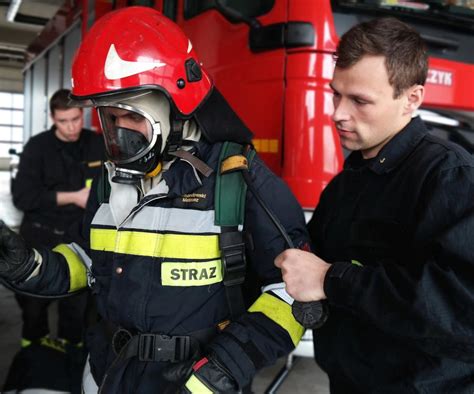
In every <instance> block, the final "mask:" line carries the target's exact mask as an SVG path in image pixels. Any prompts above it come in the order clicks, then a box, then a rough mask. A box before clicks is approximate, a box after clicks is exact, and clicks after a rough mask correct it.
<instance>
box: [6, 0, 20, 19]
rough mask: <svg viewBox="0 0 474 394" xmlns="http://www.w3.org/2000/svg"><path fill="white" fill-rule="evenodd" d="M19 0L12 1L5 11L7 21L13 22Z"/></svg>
mask: <svg viewBox="0 0 474 394" xmlns="http://www.w3.org/2000/svg"><path fill="white" fill-rule="evenodd" d="M20 5H21V0H12V1H11V3H10V6H9V7H8V11H7V21H8V22H13V21H14V20H15V16H16V13H17V12H18V9H19V8H20Z"/></svg>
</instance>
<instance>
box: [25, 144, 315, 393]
mask: <svg viewBox="0 0 474 394" xmlns="http://www.w3.org/2000/svg"><path fill="white" fill-rule="evenodd" d="M221 146H222V143H216V144H213V145H209V144H208V143H206V142H203V141H201V142H199V143H198V144H197V146H196V147H195V148H194V149H195V155H196V157H198V158H200V159H201V160H202V161H204V162H205V163H207V164H208V165H209V166H210V167H211V168H212V169H213V170H214V173H213V174H212V175H211V176H209V177H207V178H206V177H204V176H201V175H199V174H198V173H197V172H196V170H195V168H193V167H192V166H191V165H190V164H189V163H188V162H186V161H184V160H176V161H175V162H174V163H173V164H172V165H171V167H170V169H169V170H168V171H166V172H164V173H163V180H164V181H163V182H161V183H159V184H158V185H157V186H156V187H155V188H153V189H152V190H151V191H150V192H149V193H147V195H146V196H144V197H143V198H141V199H140V197H139V192H138V190H137V204H136V206H135V207H134V208H133V209H132V211H131V213H130V215H129V216H128V217H126V218H125V220H123V222H122V223H115V219H114V217H113V215H112V212H111V210H110V205H109V204H108V203H102V204H101V205H100V206H97V202H94V201H92V200H90V201H89V204H88V212H89V213H90V214H91V216H92V213H93V212H95V215H94V217H93V219H91V220H90V225H89V229H90V250H88V251H86V252H87V255H86V253H85V251H84V250H82V248H80V247H79V246H78V245H59V246H58V247H56V248H55V249H54V251H52V252H51V251H45V250H41V254H42V256H43V259H44V262H43V264H44V267H43V268H42V270H41V274H40V275H39V276H38V277H36V278H33V279H31V280H29V281H27V282H25V284H24V285H23V287H26V288H29V289H31V290H34V291H36V292H38V291H39V292H41V293H48V294H59V293H65V292H68V291H75V290H77V289H80V288H82V287H84V286H86V285H87V284H86V269H85V268H84V264H83V263H84V262H87V260H88V258H89V257H90V258H91V259H92V276H91V278H90V281H91V282H93V286H92V287H93V292H95V293H96V294H97V303H98V310H99V314H100V316H101V317H102V318H103V319H104V320H106V321H108V322H112V323H113V324H114V325H116V326H120V327H123V328H125V329H127V330H129V331H131V332H133V333H137V332H139V333H162V334H166V335H187V334H190V333H193V332H196V331H200V330H204V329H209V328H215V327H217V325H218V324H219V323H221V322H223V321H225V320H226V319H228V318H229V307H228V304H227V301H226V295H225V289H224V286H223V283H222V266H221V260H220V250H219V246H218V235H219V233H220V231H221V228H220V227H218V226H215V225H214V184H215V181H216V175H215V174H216V172H217V171H218V169H217V163H218V158H219V153H220V150H221ZM250 174H251V177H252V179H253V182H254V185H255V187H256V188H257V190H259V192H260V194H261V196H262V198H263V199H264V200H265V201H266V202H267V203H268V206H269V207H270V208H271V209H272V211H273V212H275V213H276V215H277V217H278V218H279V220H280V222H281V223H282V224H283V226H284V227H285V228H286V230H287V232H288V233H289V235H290V237H291V238H292V240H293V242H294V244H295V245H300V246H303V245H307V242H308V237H307V232H306V229H305V223H304V217H303V213H302V211H301V209H300V207H299V205H298V203H297V201H296V200H295V198H294V197H293V196H292V194H291V193H290V191H289V189H288V188H287V187H286V186H285V184H284V183H283V181H282V180H281V179H279V178H278V177H276V176H275V175H274V174H273V173H271V171H270V170H269V169H268V168H267V167H266V166H265V165H264V164H263V162H262V161H261V160H260V159H259V158H258V157H257V156H256V157H255V158H254V159H253V162H252V165H251V168H250ZM92 195H95V193H94V190H92V192H91V196H92ZM138 201H139V202H138ZM244 231H245V232H246V234H248V238H251V240H252V242H248V243H247V258H248V260H247V263H248V266H249V273H248V275H247V277H248V278H249V279H255V278H256V277H258V281H259V284H260V285H261V286H263V287H264V289H265V286H269V285H272V284H273V285H274V286H273V287H271V288H273V290H268V291H264V292H263V294H261V295H260V296H259V297H258V299H257V300H256V301H255V302H254V303H253V304H252V305H251V307H250V308H249V309H248V312H246V313H244V314H243V315H242V316H241V317H240V318H238V319H236V320H235V321H232V322H231V323H230V324H229V325H228V326H227V327H226V328H225V329H224V331H222V332H220V333H218V334H217V335H216V336H215V338H214V339H213V340H212V341H211V342H210V343H208V344H207V345H206V344H204V345H206V346H204V352H206V351H209V350H211V349H212V350H213V351H214V352H215V354H216V355H217V356H218V358H219V359H220V361H221V362H222V363H223V364H224V365H225V367H226V368H227V369H228V370H229V371H230V373H231V374H232V376H233V377H234V378H235V379H236V381H237V382H238V383H239V384H240V385H241V386H242V387H243V386H245V385H246V384H248V383H249V381H250V380H251V378H252V376H253V375H254V374H255V372H256V370H257V369H259V368H261V367H263V366H267V365H270V364H272V363H273V362H274V361H275V360H276V359H277V358H278V357H281V356H283V355H285V354H286V353H288V352H290V351H291V350H292V349H293V348H294V347H295V345H296V344H297V343H298V341H299V340H300V338H301V336H302V334H303V332H304V329H303V327H302V326H301V325H300V324H299V323H297V322H296V320H295V319H294V318H293V316H292V314H291V306H290V304H289V303H290V302H291V301H290V300H289V299H288V297H286V296H285V293H286V292H284V290H282V287H283V284H282V279H281V273H280V271H279V270H278V269H277V268H275V266H274V265H273V260H274V258H275V257H276V256H277V255H278V254H279V253H280V252H282V251H283V250H284V249H285V248H286V245H285V241H284V239H283V238H282V237H281V235H280V234H279V232H278V231H277V230H276V228H275V227H274V225H273V224H272V222H271V221H270V219H269V218H268V217H267V216H266V214H265V213H264V211H263V210H262V208H261V207H260V205H259V204H258V203H257V201H256V199H255V198H254V197H253V196H252V194H251V193H250V192H247V195H246V205H245V224H244ZM285 300H286V301H285ZM216 331H217V330H216ZM89 346H90V363H91V370H92V372H93V375H94V377H95V380H96V382H97V383H98V384H100V382H101V380H102V379H103V376H104V373H105V371H106V370H107V369H108V367H109V366H110V364H111V363H112V361H113V360H114V358H115V355H114V354H113V352H112V350H111V346H110V338H107V336H106V335H103V334H101V332H100V330H96V331H95V332H93V333H92V334H91V336H90V337H89ZM164 364H165V363H160V362H140V361H138V360H137V359H136V358H132V359H129V360H128V361H127V363H125V365H124V366H123V367H122V368H120V370H119V371H118V372H116V373H114V374H115V375H114V376H113V377H108V378H107V384H106V388H104V391H103V392H107V393H108V392H111V393H128V392H133V393H136V392H139V393H157V392H163V390H164V388H165V386H166V385H165V382H163V379H162V378H161V376H160V370H161V369H162V368H163V366H164Z"/></svg>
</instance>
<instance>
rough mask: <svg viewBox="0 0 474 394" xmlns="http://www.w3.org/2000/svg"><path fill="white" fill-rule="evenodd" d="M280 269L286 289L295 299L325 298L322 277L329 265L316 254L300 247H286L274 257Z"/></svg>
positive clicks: (306, 300)
mask: <svg viewBox="0 0 474 394" xmlns="http://www.w3.org/2000/svg"><path fill="white" fill-rule="evenodd" d="M275 265H276V266H277V267H278V268H280V269H281V273H282V275H283V281H284V282H285V284H286V291H287V292H288V294H289V295H290V296H292V297H293V298H294V299H295V300H297V301H302V302H309V301H319V300H323V299H325V298H326V294H325V293H324V278H325V277H326V272H327V270H328V269H329V267H330V266H331V265H330V264H328V263H326V262H325V261H324V260H322V259H320V258H319V257H318V256H316V255H314V254H313V253H310V252H305V251H303V250H300V249H287V250H285V251H284V252H283V253H281V254H279V255H278V256H277V257H276V259H275Z"/></svg>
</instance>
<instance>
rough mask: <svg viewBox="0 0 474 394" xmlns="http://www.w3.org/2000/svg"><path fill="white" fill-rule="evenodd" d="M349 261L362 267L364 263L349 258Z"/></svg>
mask: <svg viewBox="0 0 474 394" xmlns="http://www.w3.org/2000/svg"><path fill="white" fill-rule="evenodd" d="M351 263H352V264H354V265H358V266H359V267H363V266H364V264H362V263H361V262H360V261H358V260H351Z"/></svg>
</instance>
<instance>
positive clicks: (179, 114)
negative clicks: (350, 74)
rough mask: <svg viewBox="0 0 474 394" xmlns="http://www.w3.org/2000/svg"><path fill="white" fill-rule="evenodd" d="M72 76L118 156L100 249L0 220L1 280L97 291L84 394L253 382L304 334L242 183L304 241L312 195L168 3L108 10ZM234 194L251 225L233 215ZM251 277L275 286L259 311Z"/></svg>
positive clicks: (222, 388)
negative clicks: (286, 170) (264, 157)
mask: <svg viewBox="0 0 474 394" xmlns="http://www.w3.org/2000/svg"><path fill="white" fill-rule="evenodd" d="M72 75H73V80H72V82H73V88H72V95H71V100H72V102H74V103H76V104H77V105H81V106H86V105H91V106H94V107H96V108H97V109H98V113H99V118H100V121H101V125H102V129H103V134H104V138H105V143H106V149H107V156H108V159H109V161H108V163H106V170H107V171H106V174H105V176H104V177H102V178H101V179H100V180H99V181H98V182H95V183H94V186H93V189H92V191H91V197H90V199H89V202H88V207H87V212H88V220H87V221H86V224H85V226H84V231H85V234H86V236H87V237H88V239H89V240H90V245H88V247H80V246H79V245H77V244H69V245H59V246H58V247H56V248H55V249H54V250H53V251H49V250H42V249H38V250H29V249H26V248H25V247H24V245H23V244H22V242H21V240H20V239H18V238H17V236H16V235H14V234H13V233H11V232H10V231H9V230H8V229H7V228H6V227H4V226H2V227H1V228H0V245H7V244H8V245H9V248H8V253H6V254H3V256H2V257H0V276H3V278H5V279H7V280H9V281H10V283H13V285H14V286H15V287H16V288H18V289H21V290H23V291H30V292H36V293H40V294H41V293H43V294H44V293H47V294H63V293H68V292H74V291H76V290H78V289H80V288H83V287H86V286H87V285H89V286H90V287H91V288H92V291H93V292H94V293H95V294H96V296H97V307H98V312H99V315H100V318H101V319H100V322H99V324H97V325H96V326H94V327H93V328H91V330H90V331H89V334H88V338H87V345H88V349H89V352H90V356H89V359H88V363H87V365H86V369H85V371H84V382H83V384H84V391H85V392H86V393H88V392H97V390H99V389H100V392H101V393H114V394H115V393H129V392H130V393H131V392H133V393H136V392H139V393H157V392H165V391H166V390H167V391H168V392H196V393H198V392H199V393H203V392H239V391H242V390H244V389H245V387H247V386H248V385H249V383H250V382H251V379H252V377H253V376H254V374H255V373H256V371H257V370H258V369H260V368H262V367H264V366H268V365H271V364H272V363H273V362H274V361H275V360H276V359H277V358H279V357H282V356H284V355H285V354H287V353H288V352H290V351H291V350H293V349H294V347H295V346H296V344H297V343H298V341H299V340H300V338H301V336H302V334H303V332H304V329H303V327H302V326H301V325H300V324H299V323H298V322H297V321H296V320H295V319H294V317H293V315H292V313H291V304H292V301H293V300H292V298H291V297H289V296H288V294H287V293H286V291H285V288H284V284H283V283H282V279H281V272H280V270H279V269H277V268H276V267H275V266H274V265H273V260H274V258H275V257H276V256H277V255H278V254H279V253H281V252H282V251H283V249H285V247H286V244H285V240H284V239H283V237H282V236H280V233H279V232H278V230H277V228H276V226H275V225H274V224H273V222H272V221H271V220H270V218H269V217H268V216H267V214H266V213H265V211H264V209H263V208H262V206H261V205H259V203H258V201H257V198H256V197H255V196H254V195H253V194H252V193H250V192H247V191H246V189H245V187H243V186H242V185H241V184H238V186H237V187H233V188H232V190H233V191H232V192H228V190H230V186H235V185H236V183H235V182H238V181H239V179H240V175H241V174H240V173H239V172H238V171H240V170H242V168H245V171H248V173H247V174H248V176H249V178H250V179H251V181H252V186H253V187H252V190H256V191H258V193H259V194H260V197H261V198H262V199H263V200H265V201H267V203H268V205H269V208H270V210H271V211H273V212H274V213H276V214H277V215H276V216H277V219H278V221H279V222H280V223H281V225H282V226H283V227H284V228H285V229H286V231H287V232H288V234H289V236H290V237H291V239H292V241H293V243H294V244H295V245H297V246H299V247H307V244H308V235H307V232H306V229H305V223H304V217H303V213H302V211H301V209H300V207H299V205H298V203H297V202H296V200H295V198H294V197H293V196H292V194H291V192H290V191H289V189H288V188H287V186H286V185H285V184H284V183H283V182H282V180H281V179H279V178H278V177H276V176H275V175H274V174H272V173H271V171H269V170H268V168H267V167H266V166H265V164H264V163H263V162H262V161H261V160H260V158H259V157H258V155H255V152H254V151H253V149H252V147H251V144H250V142H251V137H252V134H251V132H250V131H249V130H248V129H247V127H246V126H245V125H244V124H243V123H242V121H241V120H240V119H239V118H238V117H237V115H236V114H235V113H234V112H233V111H232V109H231V108H230V107H229V105H228V104H227V103H226V101H225V100H224V99H223V97H222V95H221V94H220V93H219V91H218V90H217V89H216V88H215V86H213V84H212V81H211V79H210V78H209V76H208V74H207V73H206V71H205V70H204V69H203V68H202V66H201V64H200V63H199V61H198V59H197V56H196V53H195V51H194V49H193V46H192V44H191V42H190V41H189V39H188V38H187V37H186V36H185V35H184V34H183V32H182V31H181V30H180V29H179V28H178V27H177V26H176V25H175V24H174V23H173V22H172V21H170V20H169V19H167V18H166V17H164V16H163V15H162V14H160V13H159V12H157V11H155V10H153V9H150V8H145V7H129V8H125V9H122V10H119V11H115V12H112V13H110V14H108V15H106V16H105V17H103V18H102V19H100V20H99V21H98V22H97V23H96V24H95V25H94V26H93V27H92V29H91V30H90V32H89V33H88V35H87V36H86V37H85V39H84V41H83V42H82V44H81V46H80V48H79V50H78V52H77V54H76V57H75V60H74V65H73V70H72ZM236 152H237V153H236ZM235 163H238V164H237V165H236V164H235ZM236 171H237V172H236ZM232 174H235V175H236V176H237V177H236V178H234V177H231V175H232ZM229 200H235V201H238V207H237V208H239V209H240V213H239V214H238V215H235V216H239V217H240V218H241V219H242V221H241V223H236V221H235V220H234V218H231V219H229V218H228V216H229V213H233V211H234V209H233V208H234V207H233V206H232V204H229V202H228V201H229ZM239 209H237V210H235V211H239ZM225 215H227V216H225ZM224 217H225V218H224ZM2 247H3V246H2ZM246 273H247V277H246V276H245V274H246ZM249 277H251V278H252V279H253V280H254V281H257V279H256V278H258V283H259V291H260V290H261V292H259V294H257V295H256V296H255V298H253V300H252V303H251V305H250V306H248V305H249V303H246V302H245V301H248V300H244V299H243V298H242V292H241V285H243V284H245V279H246V278H247V279H248V278H249ZM65 278H66V279H67V280H65ZM246 304H247V306H245V305H246Z"/></svg>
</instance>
